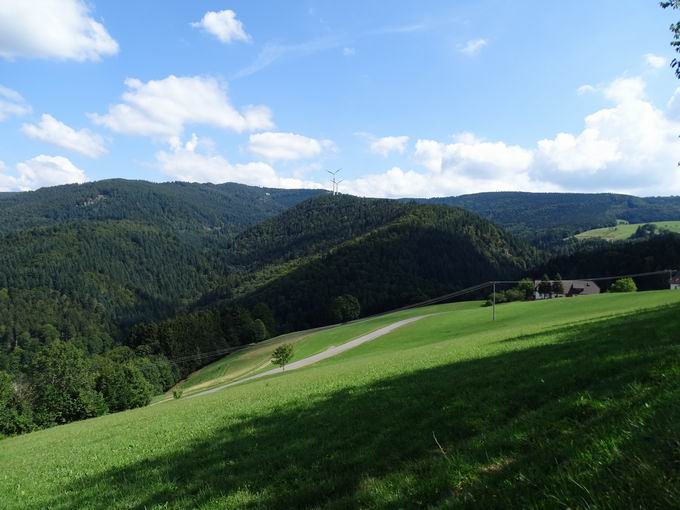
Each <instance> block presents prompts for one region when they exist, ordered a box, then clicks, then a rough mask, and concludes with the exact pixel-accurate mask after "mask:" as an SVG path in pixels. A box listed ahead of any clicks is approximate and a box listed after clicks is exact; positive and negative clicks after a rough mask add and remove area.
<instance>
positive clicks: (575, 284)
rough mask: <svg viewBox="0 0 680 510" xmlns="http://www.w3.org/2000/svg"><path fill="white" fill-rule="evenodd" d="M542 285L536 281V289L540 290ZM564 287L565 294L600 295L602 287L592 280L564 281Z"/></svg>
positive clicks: (539, 281)
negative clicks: (539, 287)
mask: <svg viewBox="0 0 680 510" xmlns="http://www.w3.org/2000/svg"><path fill="white" fill-rule="evenodd" d="M540 284H541V280H534V285H535V289H536V290H538V286H539V285H540ZM562 286H563V287H564V293H565V294H579V295H584V294H599V293H600V286H599V285H598V284H597V283H595V282H594V281H592V280H562Z"/></svg>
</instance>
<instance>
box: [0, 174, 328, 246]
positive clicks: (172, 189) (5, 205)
mask: <svg viewBox="0 0 680 510" xmlns="http://www.w3.org/2000/svg"><path fill="white" fill-rule="evenodd" d="M319 193H324V192H323V191H320V190H307V189H302V190H283V189H271V188H260V187H256V186H246V185H243V184H235V183H225V184H217V185H215V184H198V183H186V182H165V183H152V182H146V181H129V180H124V179H110V180H105V181H96V182H88V183H85V184H69V185H64V186H54V187H50V188H41V189H39V190H36V191H28V192H22V193H0V234H1V233H6V232H12V231H17V230H20V229H23V228H30V227H37V226H48V225H54V224H55V223H63V222H68V221H83V220H97V221H101V220H132V221H138V222H144V223H150V224H155V225H159V226H165V227H168V228H171V229H173V230H186V229H198V230H225V231H227V232H238V231H240V230H243V228H245V227H247V226H250V225H253V224H255V223H258V222H260V221H262V220H264V219H266V218H269V217H271V216H274V215H275V214H278V213H280V212H282V211H284V210H285V209H287V208H289V207H291V206H293V205H295V204H297V203H299V202H301V201H303V200H306V199H307V198H310V197H312V196H315V195H318V194H319Z"/></svg>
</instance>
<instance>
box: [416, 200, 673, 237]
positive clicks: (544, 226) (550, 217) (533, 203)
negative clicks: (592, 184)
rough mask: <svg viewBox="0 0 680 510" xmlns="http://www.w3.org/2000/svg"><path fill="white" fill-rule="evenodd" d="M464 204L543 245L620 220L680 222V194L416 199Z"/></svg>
mask: <svg viewBox="0 0 680 510" xmlns="http://www.w3.org/2000/svg"><path fill="white" fill-rule="evenodd" d="M416 201H417V202H418V203H433V204H444V205H450V206H456V207H462V208H463V209H467V210H468V211H472V212H475V213H477V214H479V215H480V216H482V217H484V218H486V219H488V220H491V221H493V222H494V223H496V224H497V225H500V226H502V227H503V228H505V229H507V230H508V231H509V232H511V233H512V234H515V235H517V236H519V237H521V238H523V239H525V240H527V241H530V242H532V243H534V244H535V245H537V246H539V247H548V246H552V245H554V244H556V243H560V242H561V241H562V240H563V239H565V238H567V237H569V236H572V235H574V234H576V233H579V232H583V231H585V230H590V229H593V228H599V227H608V226H612V225H615V224H616V220H617V219H622V220H626V221H628V222H629V223H648V222H652V221H664V220H680V197H650V198H640V197H634V196H630V195H617V194H613V193H597V194H590V193H523V192H492V193H476V194H472V195H461V196H458V197H441V198H432V199H416Z"/></svg>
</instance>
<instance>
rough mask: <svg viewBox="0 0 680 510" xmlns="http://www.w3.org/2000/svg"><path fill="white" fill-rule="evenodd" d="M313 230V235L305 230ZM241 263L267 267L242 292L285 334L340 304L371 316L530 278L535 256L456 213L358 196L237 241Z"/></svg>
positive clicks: (324, 317) (318, 203)
mask: <svg viewBox="0 0 680 510" xmlns="http://www.w3.org/2000/svg"><path fill="white" fill-rule="evenodd" d="M304 225H309V229H305V228H300V226H304ZM234 253H237V254H240V258H239V260H254V261H261V262H260V264H261V265H260V267H252V269H253V270H254V272H253V273H251V275H250V278H252V279H254V281H247V282H246V284H245V287H246V288H245V290H243V289H241V290H239V289H238V288H237V292H240V294H239V300H240V301H242V302H244V303H247V304H249V305H254V304H256V303H259V302H263V303H266V304H267V305H268V306H269V307H270V308H271V309H272V310H273V311H274V313H275V315H276V317H277V319H278V320H279V322H280V323H281V324H283V325H284V328H285V329H291V328H297V327H305V326H312V325H317V324H322V323H325V322H328V320H329V318H328V308H329V306H330V303H331V302H332V300H333V299H334V298H335V297H336V296H339V295H342V294H352V295H354V296H356V297H357V298H358V299H359V301H360V303H361V305H362V309H363V311H364V313H367V314H368V313H375V312H378V311H382V310H386V309H389V308H393V307H396V306H401V305H405V304H409V303H412V302H414V301H417V300H420V299H426V298H428V297H432V296H435V295H438V294H442V293H445V292H448V291H450V290H452V289H456V288H461V287H465V286H467V285H471V284H474V283H478V282H480V281H484V280H488V279H492V278H495V277H500V276H501V275H505V276H508V275H516V274H521V273H522V272H524V271H526V270H527V268H528V267H529V266H530V265H531V263H532V262H533V260H534V258H535V252H534V250H533V249H531V248H529V247H528V246H527V245H526V244H524V243H522V242H518V241H516V240H515V239H513V238H512V237H511V236H510V235H508V234H507V233H505V232H503V231H502V230H501V229H500V228H498V227H496V226H495V225H493V224H492V223H490V222H488V221H486V220H483V219H481V218H479V217H478V216H476V215H474V214H471V213H469V212H466V211H463V210H462V209H458V208H448V207H442V206H425V205H417V204H407V203H403V202H394V201H389V200H378V199H361V198H356V197H352V196H338V197H322V198H318V199H314V200H310V201H307V202H305V203H303V204H300V205H298V206H296V207H294V208H292V209H290V210H289V211H287V212H286V213H284V214H282V215H280V216H277V217H275V218H273V219H271V220H268V221H267V222H265V223H264V224H261V225H258V226H256V227H254V228H253V229H250V230H247V231H245V232H244V233H243V234H242V235H240V236H239V237H237V238H236V240H235V245H234Z"/></svg>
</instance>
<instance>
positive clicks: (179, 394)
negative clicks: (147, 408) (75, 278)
mask: <svg viewBox="0 0 680 510" xmlns="http://www.w3.org/2000/svg"><path fill="white" fill-rule="evenodd" d="M183 393H184V392H183V391H182V390H180V389H177V390H172V398H174V399H176V400H177V399H180V398H182V394H183Z"/></svg>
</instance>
